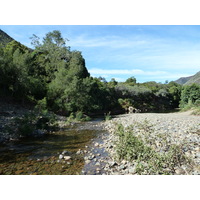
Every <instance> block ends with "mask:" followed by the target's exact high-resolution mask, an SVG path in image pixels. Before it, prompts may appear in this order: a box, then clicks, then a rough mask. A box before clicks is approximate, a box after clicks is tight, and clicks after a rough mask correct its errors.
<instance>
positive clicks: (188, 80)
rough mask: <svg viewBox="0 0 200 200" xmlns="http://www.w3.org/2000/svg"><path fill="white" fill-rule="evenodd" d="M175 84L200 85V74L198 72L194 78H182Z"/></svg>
mask: <svg viewBox="0 0 200 200" xmlns="http://www.w3.org/2000/svg"><path fill="white" fill-rule="evenodd" d="M175 82H176V83H178V84H180V85H191V84H193V83H196V84H200V72H197V73H196V74H195V75H193V76H188V77H181V78H179V79H178V80H176V81H175Z"/></svg>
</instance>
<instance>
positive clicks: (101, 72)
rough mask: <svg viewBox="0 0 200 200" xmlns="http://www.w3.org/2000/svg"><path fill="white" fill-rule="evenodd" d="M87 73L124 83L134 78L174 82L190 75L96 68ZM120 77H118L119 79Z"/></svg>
mask: <svg viewBox="0 0 200 200" xmlns="http://www.w3.org/2000/svg"><path fill="white" fill-rule="evenodd" d="M89 72H90V73H91V75H92V76H102V77H104V78H108V79H111V78H115V79H116V80H120V81H125V80H126V79H127V78H129V77H131V76H134V77H135V78H136V79H139V80H140V79H141V77H142V79H143V80H146V81H147V80H157V81H163V80H176V79H178V78H180V77H187V76H191V75H192V74H187V73H173V72H167V71H144V70H140V69H132V70H129V69H112V70H106V69H98V68H92V69H89ZM119 76H120V77H119ZM121 77H124V78H121Z"/></svg>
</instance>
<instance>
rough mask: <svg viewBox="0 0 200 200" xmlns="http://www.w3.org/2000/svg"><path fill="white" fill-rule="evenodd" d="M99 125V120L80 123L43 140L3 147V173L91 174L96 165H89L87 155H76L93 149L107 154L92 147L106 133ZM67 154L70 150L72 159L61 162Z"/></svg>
mask: <svg viewBox="0 0 200 200" xmlns="http://www.w3.org/2000/svg"><path fill="white" fill-rule="evenodd" d="M98 123H99V121H98V120H96V121H91V122H85V123H79V124H76V125H74V126H71V127H68V128H66V129H64V130H62V131H58V132H54V133H50V134H48V135H46V136H43V137H40V138H29V139H24V140H21V141H15V142H14V141H11V142H8V143H6V144H1V145H0V174H1V175H22V174H24V175H26V174H32V175H37V174H38V175H65V174H66V175H67V174H71V175H78V174H91V172H92V169H93V163H92V162H91V163H90V164H86V163H85V160H84V156H85V155H84V154H76V152H77V151H78V150H79V149H81V150H82V151H85V152H86V149H93V151H94V152H95V153H99V154H100V155H103V152H104V150H103V149H100V148H95V149H94V148H93V146H92V145H93V144H94V143H95V141H97V142H98V143H101V135H102V134H106V133H105V131H103V130H102V128H101V127H99V126H98ZM86 147H87V148H86ZM63 151H66V152H67V156H70V157H71V159H70V160H68V161H66V160H64V159H59V155H60V154H62V152H63ZM83 172H84V173H83ZM93 174H94V173H93Z"/></svg>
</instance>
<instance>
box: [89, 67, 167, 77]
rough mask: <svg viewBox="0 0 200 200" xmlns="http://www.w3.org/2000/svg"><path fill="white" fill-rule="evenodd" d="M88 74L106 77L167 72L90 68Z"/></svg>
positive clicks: (162, 72) (164, 73) (163, 72)
mask: <svg viewBox="0 0 200 200" xmlns="http://www.w3.org/2000/svg"><path fill="white" fill-rule="evenodd" d="M89 72H90V73H91V74H106V75H130V74H134V75H155V76H158V75H166V74H167V72H165V71H143V70H140V69H132V70H129V69H110V70H107V69H99V68H92V69H89Z"/></svg>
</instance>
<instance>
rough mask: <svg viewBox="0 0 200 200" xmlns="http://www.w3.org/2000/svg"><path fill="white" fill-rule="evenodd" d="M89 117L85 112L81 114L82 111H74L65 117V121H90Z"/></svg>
mask: <svg viewBox="0 0 200 200" xmlns="http://www.w3.org/2000/svg"><path fill="white" fill-rule="evenodd" d="M90 120H91V118H90V117H89V116H87V115H85V114H83V112H82V111H77V112H76V113H73V112H72V113H70V115H69V117H67V122H84V121H90Z"/></svg>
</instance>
